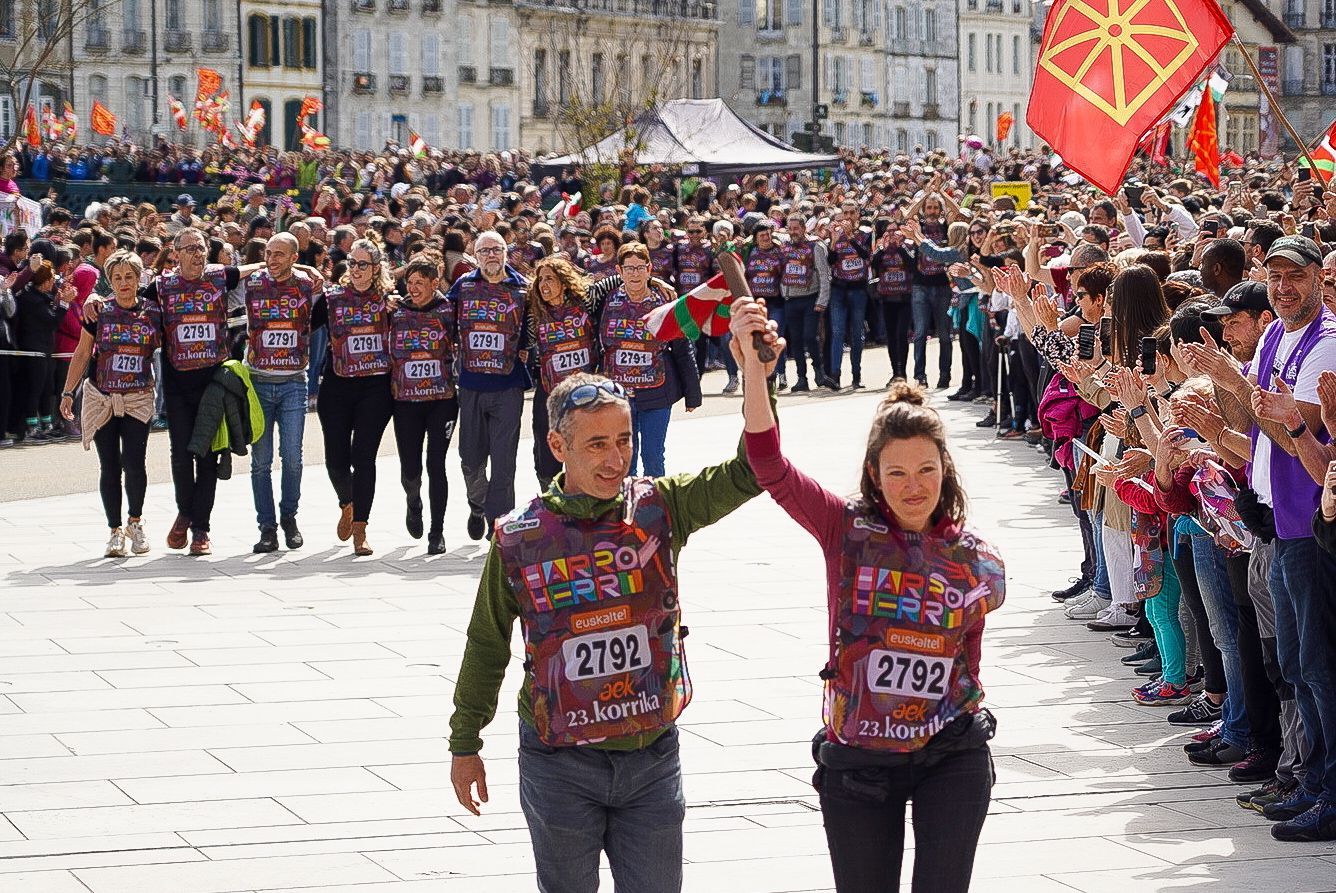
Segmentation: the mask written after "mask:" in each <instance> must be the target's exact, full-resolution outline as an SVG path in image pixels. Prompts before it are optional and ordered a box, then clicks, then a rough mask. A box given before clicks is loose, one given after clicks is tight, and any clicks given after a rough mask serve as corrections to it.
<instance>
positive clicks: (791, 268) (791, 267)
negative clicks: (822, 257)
mask: <svg viewBox="0 0 1336 893" xmlns="http://www.w3.org/2000/svg"><path fill="white" fill-rule="evenodd" d="M806 272H807V266H806V265H805V264H803V263H802V262H801V261H796V260H791V261H789V262H788V263H787V264H785V265H784V275H785V276H802V275H804V274H805V273H806Z"/></svg>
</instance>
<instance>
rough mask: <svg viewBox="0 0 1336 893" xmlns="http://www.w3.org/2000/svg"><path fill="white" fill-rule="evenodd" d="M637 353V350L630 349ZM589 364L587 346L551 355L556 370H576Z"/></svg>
mask: <svg viewBox="0 0 1336 893" xmlns="http://www.w3.org/2000/svg"><path fill="white" fill-rule="evenodd" d="M631 353H637V351H631ZM588 365H589V348H587V347H581V348H579V349H578V350H563V351H561V352H560V353H555V354H553V355H552V367H553V368H554V369H556V371H558V372H578V371H579V370H581V369H584V368H585V367H586V366H588Z"/></svg>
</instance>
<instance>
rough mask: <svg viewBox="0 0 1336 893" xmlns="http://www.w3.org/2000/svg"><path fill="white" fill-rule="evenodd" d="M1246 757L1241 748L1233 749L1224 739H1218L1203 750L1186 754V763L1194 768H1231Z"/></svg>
mask: <svg viewBox="0 0 1336 893" xmlns="http://www.w3.org/2000/svg"><path fill="white" fill-rule="evenodd" d="M1247 755H1248V754H1247V753H1245V752H1244V750H1243V748H1241V747H1235V746H1234V745H1232V744H1230V743H1229V742H1227V741H1226V740H1225V739H1224V738H1220V739H1217V740H1216V741H1215V742H1214V743H1213V744H1212V745H1211V746H1210V747H1208V748H1206V749H1205V750H1198V751H1194V752H1192V753H1190V754H1188V762H1189V763H1191V764H1192V765H1194V766H1233V765H1234V764H1235V763H1240V762H1242V761H1243V758H1244V757H1246V756H1247Z"/></svg>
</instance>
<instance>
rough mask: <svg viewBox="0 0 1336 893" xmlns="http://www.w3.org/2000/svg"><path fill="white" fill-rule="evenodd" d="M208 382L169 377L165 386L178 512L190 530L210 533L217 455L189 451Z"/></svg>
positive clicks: (216, 490) (164, 393) (215, 488)
mask: <svg viewBox="0 0 1336 893" xmlns="http://www.w3.org/2000/svg"><path fill="white" fill-rule="evenodd" d="M208 381H209V380H208V379H207V378H203V377H199V376H192V377H190V378H186V379H182V378H175V377H173V378H170V379H167V380H166V381H165V382H164V385H163V399H164V401H165V405H166V409H167V439H168V440H169V441H170V443H171V447H172V486H173V487H174V488H175V490H176V510H177V511H178V512H180V513H181V514H182V515H185V516H186V517H187V518H189V519H190V529H191V530H193V531H196V532H198V533H208V532H209V518H210V516H211V515H212V514H213V501H214V497H215V496H216V495H217V492H218V454H217V453H210V454H209V455H207V456H196V455H194V454H193V453H191V452H190V437H191V435H192V434H194V433H195V416H196V415H197V414H198V412H199V404H200V400H201V399H203V397H204V389H205V388H206V387H207V386H208Z"/></svg>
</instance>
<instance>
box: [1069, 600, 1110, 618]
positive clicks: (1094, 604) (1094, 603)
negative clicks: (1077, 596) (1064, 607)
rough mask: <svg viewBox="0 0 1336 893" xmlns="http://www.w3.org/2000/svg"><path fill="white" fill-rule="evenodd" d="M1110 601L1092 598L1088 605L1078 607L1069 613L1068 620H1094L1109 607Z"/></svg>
mask: <svg viewBox="0 0 1336 893" xmlns="http://www.w3.org/2000/svg"><path fill="white" fill-rule="evenodd" d="M1109 601H1110V600H1109V599H1107V598H1100V597H1099V596H1091V599H1090V601H1089V602H1088V603H1086V604H1084V605H1077V606H1075V607H1073V608H1072V609H1071V610H1069V611H1068V612H1067V619H1068V620H1094V619H1095V618H1096V617H1098V616H1099V615H1100V614H1101V613H1102V612H1103V611H1104V609H1105V608H1107V607H1108V606H1109Z"/></svg>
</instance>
